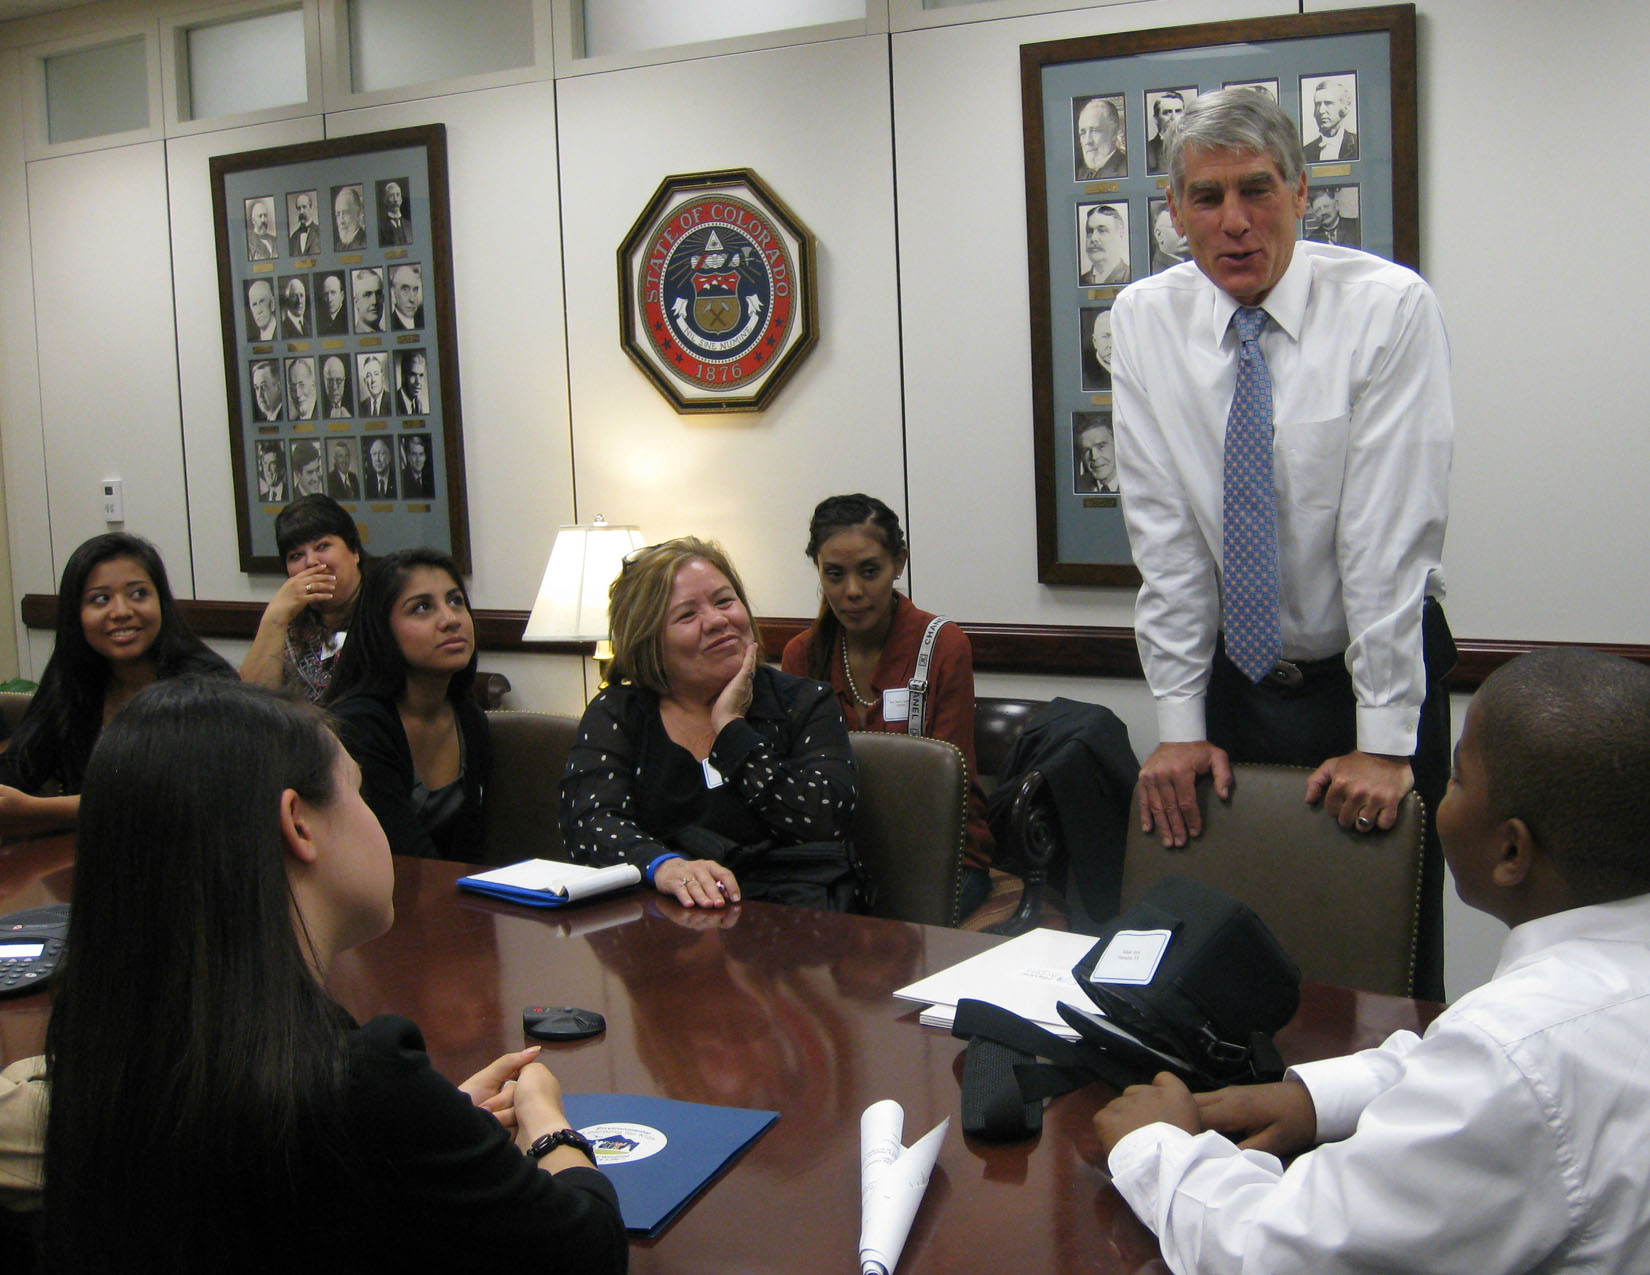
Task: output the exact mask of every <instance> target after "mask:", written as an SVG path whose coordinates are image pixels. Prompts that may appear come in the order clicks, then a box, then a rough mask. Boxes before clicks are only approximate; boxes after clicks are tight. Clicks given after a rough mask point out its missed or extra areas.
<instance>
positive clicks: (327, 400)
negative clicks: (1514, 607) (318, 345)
mask: <svg viewBox="0 0 1650 1275" xmlns="http://www.w3.org/2000/svg"><path fill="white" fill-rule="evenodd" d="M321 415H322V416H324V417H326V418H327V419H328V420H329V421H340V420H348V419H349V418H350V417H351V416H354V415H355V395H354V394H352V393H351V392H350V385H349V363H348V361H347V360H346V359H345V357H344V356H343V355H342V354H329V355H327V357H326V358H324V359H322V360H321Z"/></svg>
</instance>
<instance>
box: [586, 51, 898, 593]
mask: <svg viewBox="0 0 1650 1275" xmlns="http://www.w3.org/2000/svg"><path fill="white" fill-rule="evenodd" d="M560 105H561V119H560V139H561V161H562V182H563V188H562V194H563V202H562V214H563V221H564V233H565V236H566V240H565V245H566V261H567V308H568V313H569V314H571V315H574V316H576V320H575V322H574V323H573V324H572V325H571V327H570V329H569V332H568V348H569V352H570V355H571V370H570V379H571V385H572V394H573V437H574V458H575V463H576V466H577V482H578V501H579V514H580V516H581V517H584V518H589V517H591V516H592V515H595V514H598V513H599V514H602V515H604V516H605V517H606V518H607V519H608V521H610V522H619V521H623V522H636V523H640V524H641V527H642V531H643V533H644V534H645V535H646V536H647V538H648V540H650V541H654V540H660V539H663V538H665V537H667V536H674V535H680V534H684V533H688V532H693V533H697V534H700V535H707V536H712V537H715V538H717V539H719V540H721V541H723V542H724V543H725V544H726V546H727V548H728V550H729V552H730V553H731V554H732V556H733V559H734V561H735V563H736V564H737V565H738V566H739V569H740V572H741V573H742V574H743V575H744V577H745V583H746V585H747V586H748V588H749V590H750V593H751V595H752V597H751V600H752V603H753V605H754V606H755V607H756V609H757V610H758V611H759V612H765V613H767V614H770V615H804V614H811V613H812V611H813V609H814V607H815V605H816V592H815V577H814V575H813V574H812V571H811V569H810V568H809V567H808V564H807V562H806V560H805V559H804V558H803V557H802V548H803V545H804V544H805V543H806V541H807V522H808V514H809V513H810V512H811V511H812V509H813V506H814V504H815V503H816V502H817V501H818V500H819V499H820V498H821V497H824V496H827V495H830V494H831V493H833V492H837V491H854V490H861V489H863V490H866V491H870V492H873V493H875V494H877V495H880V496H881V497H883V498H884V499H885V500H887V501H889V503H891V504H893V505H895V506H896V507H899V508H902V509H903V506H904V497H903V486H904V482H903V474H902V472H901V471H902V466H901V456H900V450H901V444H900V399H899V364H898V342H899V328H898V296H897V292H896V283H897V280H896V276H895V270H894V234H893V188H892V163H893V161H892V155H891V151H890V146H891V131H890V123H889V114H888V111H889V94H888V43H887V40H886V38H884V37H862V38H857V39H850V40H840V41H831V42H826V43H820V44H812V45H805V46H801V47H797V48H790V49H779V50H772V51H767V52H761V53H746V54H737V55H732V56H727V57H718V58H708V59H704V60H701V61H695V62H688V63H678V64H674V65H665V66H651V67H643V68H640V69H635V70H628V71H615V72H608V73H604V74H598V75H589V76H583V77H580V78H578V79H574V80H564V81H563V82H562V83H561V86H560ZM701 110H703V111H704V112H705V113H704V114H703V115H702V116H701V115H700V114H699V112H700V111H701ZM717 168H751V169H754V170H755V171H756V173H757V175H758V176H760V177H761V178H762V179H763V181H765V182H766V183H767V185H768V187H769V188H770V189H771V190H772V191H773V192H774V193H775V194H776V195H777V196H778V197H779V198H780V199H782V200H784V201H785V203H786V204H787V205H789V207H790V208H791V211H792V212H794V213H795V214H796V216H797V217H798V218H800V219H801V221H802V222H803V223H804V224H805V225H806V226H808V228H809V229H810V230H812V231H813V233H814V235H815V237H816V238H817V239H818V241H819V271H818V279H817V288H818V295H819V314H820V327H821V335H820V340H819V344H818V346H817V347H816V348H815V349H814V351H813V352H812V353H811V354H810V355H809V356H808V359H807V361H806V362H804V363H803V364H802V366H801V367H800V369H798V370H797V371H796V372H795V374H794V375H792V377H791V379H790V381H789V382H788V383H787V384H786V385H785V386H784V388H783V389H781V390H780V391H779V393H778V395H777V397H776V398H774V399H773V400H772V402H771V404H770V406H769V407H768V408H767V410H766V411H763V412H761V413H741V414H738V415H708V416H699V417H690V416H681V415H678V414H677V412H676V411H675V409H673V408H672V407H671V406H670V405H669V404H668V403H667V402H666V401H665V400H664V399H663V398H662V397H661V396H660V394H659V392H658V391H657V390H656V389H654V387H653V384H652V382H650V381H649V380H648V379H647V378H646V377H644V376H643V375H642V373H641V372H640V371H639V370H638V369H637V368H636V367H635V366H634V365H633V364H632V363H631V362H630V360H629V358H627V357H626V356H625V354H624V352H623V351H622V350H621V349H620V348H619V320H618V288H617V279H616V274H615V271H616V258H615V253H616V251H617V249H618V247H619V243H620V240H622V239H623V238H624V236H625V233H626V231H628V230H629V228H630V226H631V224H632V222H634V221H635V219H636V217H637V216H638V215H639V214H640V213H641V211H642V209H643V208H644V207H645V206H646V204H647V202H648V200H649V199H650V198H651V197H652V195H653V192H654V190H655V189H656V188H657V187H658V185H659V182H660V180H661V179H663V178H664V177H665V176H667V175H668V174H671V173H688V172H695V171H699V170H705V169H717Z"/></svg>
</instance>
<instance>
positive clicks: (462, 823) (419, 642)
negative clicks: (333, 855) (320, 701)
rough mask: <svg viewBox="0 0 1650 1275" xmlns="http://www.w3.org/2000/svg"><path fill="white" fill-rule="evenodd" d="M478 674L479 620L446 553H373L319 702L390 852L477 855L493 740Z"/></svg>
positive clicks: (467, 858)
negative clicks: (478, 694) (479, 698)
mask: <svg viewBox="0 0 1650 1275" xmlns="http://www.w3.org/2000/svg"><path fill="white" fill-rule="evenodd" d="M475 676H476V641H475V622H474V620H472V619H471V616H470V597H469V594H468V593H466V592H465V590H464V580H463V578H462V577H461V576H460V575H459V572H458V567H457V566H456V565H454V563H453V560H452V559H451V558H449V557H447V555H446V554H444V553H438V552H437V551H436V550H434V549H402V550H400V551H398V552H396V553H392V554H387V555H385V556H384V557H382V558H377V559H374V560H373V562H372V565H371V566H370V567H369V568H368V570H367V573H366V575H365V576H364V577H363V579H362V582H361V592H360V599H359V601H358V602H357V603H356V607H355V619H354V621H353V622H352V623H351V625H350V631H349V639H348V641H346V642H345V643H344V650H343V653H342V654H341V655H340V656H339V657H338V667H337V669H336V670H335V671H334V673H333V675H332V683H331V685H330V686H329V687H328V688H327V695H326V702H327V703H328V704H329V705H331V707H332V711H333V712H334V713H335V714H336V715H337V717H338V722H339V734H340V735H341V736H342V738H343V741H344V745H345V747H347V748H348V749H349V750H350V752H351V753H352V754H353V755H354V757H355V760H356V761H358V762H360V763H361V772H362V775H363V778H364V785H365V786H364V788H363V792H364V793H365V795H366V798H367V804H368V805H369V806H371V807H372V810H373V813H374V814H376V815H377V816H378V819H379V822H380V823H382V824H383V825H384V831H385V832H386V833H387V834H388V835H389V839H390V848H391V849H392V850H394V851H395V853H397V854H412V855H419V856H421V857H423V858H427V859H430V858H440V859H461V860H465V861H468V862H474V861H475V860H476V859H478V858H479V856H480V853H481V838H482V828H483V824H482V800H483V797H484V795H485V792H486V787H487V781H488V779H489V778H490V777H491V774H492V769H493V751H492V744H491V742H490V740H489V738H488V735H487V715H486V714H485V713H483V712H482V711H481V708H480V706H479V705H477V704H476V702H475V701H474V699H472V698H471V696H470V688H471V686H472V685H473V684H474V683H475Z"/></svg>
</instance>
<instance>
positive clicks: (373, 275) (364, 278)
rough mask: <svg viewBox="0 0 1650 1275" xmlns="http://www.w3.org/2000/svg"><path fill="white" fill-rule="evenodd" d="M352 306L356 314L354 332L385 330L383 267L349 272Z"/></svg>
mask: <svg viewBox="0 0 1650 1275" xmlns="http://www.w3.org/2000/svg"><path fill="white" fill-rule="evenodd" d="M349 288H350V306H351V308H352V310H353V312H354V316H355V322H354V324H353V327H354V330H355V331H356V332H358V333H363V334H365V333H368V332H382V331H383V330H384V270H383V267H382V266H363V267H361V268H360V269H359V270H351V271H350V272H349Z"/></svg>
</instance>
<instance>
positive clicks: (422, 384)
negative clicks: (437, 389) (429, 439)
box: [395, 350, 430, 416]
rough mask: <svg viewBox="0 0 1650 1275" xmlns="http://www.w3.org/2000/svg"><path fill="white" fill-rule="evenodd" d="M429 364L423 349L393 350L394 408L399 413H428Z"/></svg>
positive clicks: (407, 414)
mask: <svg viewBox="0 0 1650 1275" xmlns="http://www.w3.org/2000/svg"><path fill="white" fill-rule="evenodd" d="M429 366H430V365H429V361H428V360H427V359H425V357H424V351H423V350H397V351H396V352H395V410H396V411H398V412H399V413H401V415H403V416H428V415H429V414H430V393H429Z"/></svg>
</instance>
